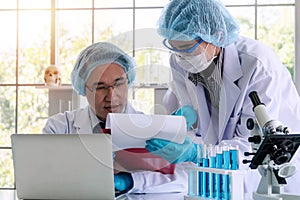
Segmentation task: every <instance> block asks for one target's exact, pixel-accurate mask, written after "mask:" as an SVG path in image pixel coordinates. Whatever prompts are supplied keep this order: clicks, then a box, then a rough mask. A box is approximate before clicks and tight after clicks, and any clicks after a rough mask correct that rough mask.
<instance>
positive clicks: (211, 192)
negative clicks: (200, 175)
mask: <svg viewBox="0 0 300 200" xmlns="http://www.w3.org/2000/svg"><path fill="white" fill-rule="evenodd" d="M208 159H209V167H210V168H216V151H215V147H214V146H213V145H209V148H208ZM208 176H209V179H208V183H209V184H208V194H207V196H208V197H209V198H214V197H215V196H216V192H215V173H212V172H210V173H209V174H208Z"/></svg>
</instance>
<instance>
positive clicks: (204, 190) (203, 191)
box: [201, 144, 208, 197]
mask: <svg viewBox="0 0 300 200" xmlns="http://www.w3.org/2000/svg"><path fill="white" fill-rule="evenodd" d="M202 152H203V159H202V161H203V162H202V164H203V167H208V156H207V145H206V144H203V151H202ZM207 175H208V173H207V172H202V181H201V196H202V197H207V196H206V194H207V185H208V184H207V183H208V176H207Z"/></svg>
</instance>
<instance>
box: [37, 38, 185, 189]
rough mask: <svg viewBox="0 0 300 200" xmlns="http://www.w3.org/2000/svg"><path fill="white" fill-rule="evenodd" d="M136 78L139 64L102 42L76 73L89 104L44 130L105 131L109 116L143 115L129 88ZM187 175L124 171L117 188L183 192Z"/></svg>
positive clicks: (83, 59)
mask: <svg viewBox="0 0 300 200" xmlns="http://www.w3.org/2000/svg"><path fill="white" fill-rule="evenodd" d="M134 79H135V62H134V60H133V59H132V58H131V57H130V56H129V55H127V54H126V53H125V52H123V51H122V50H121V49H120V48H118V47H117V46H115V45H113V44H111V43H107V42H98V43H95V44H92V45H90V46H88V47H86V48H85V49H84V50H82V51H81V53H80V54H79V56H78V58H77V60H76V62H75V65H74V68H73V71H72V74H71V81H72V86H73V88H74V90H75V91H77V93H78V94H79V95H82V96H86V98H87V101H88V105H87V106H86V107H84V108H78V109H75V110H72V111H65V112H64V113H59V114H56V115H53V116H50V117H49V118H48V120H47V123H46V125H45V126H44V128H43V133H48V134H77V133H78V134H80V133H82V134H86V133H100V132H105V131H104V128H105V127H104V126H105V121H106V117H107V114H108V113H131V114H137V113H141V112H138V111H136V110H135V109H134V108H133V107H132V106H131V105H130V103H129V102H128V100H127V96H128V89H129V87H130V85H131V84H132V83H133V81H134ZM186 181H187V174H186V173H185V171H184V168H183V166H180V165H178V167H177V166H176V168H175V170H174V174H162V173H160V172H152V171H137V172H131V173H127V172H121V173H118V174H115V175H114V184H115V189H116V190H118V191H127V192H129V193H160V192H183V191H186V190H187V186H186V184H185V182H186Z"/></svg>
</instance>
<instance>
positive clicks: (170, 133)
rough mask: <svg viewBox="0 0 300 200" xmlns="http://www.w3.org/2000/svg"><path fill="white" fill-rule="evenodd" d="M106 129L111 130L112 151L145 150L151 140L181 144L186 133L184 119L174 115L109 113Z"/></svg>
mask: <svg viewBox="0 0 300 200" xmlns="http://www.w3.org/2000/svg"><path fill="white" fill-rule="evenodd" d="M106 128H107V129H110V130H111V135H112V143H113V151H117V150H121V149H127V148H145V145H146V140H149V139H151V138H160V139H164V140H169V141H172V142H176V143H180V144H182V143H183V142H184V139H185V137H186V132H187V129H186V121H185V118H184V117H183V116H175V115H145V114H125V113H109V114H108V117H107V120H106Z"/></svg>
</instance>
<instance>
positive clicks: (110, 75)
mask: <svg viewBox="0 0 300 200" xmlns="http://www.w3.org/2000/svg"><path fill="white" fill-rule="evenodd" d="M126 77H127V76H126V72H125V70H124V68H123V67H122V66H120V65H118V64H116V63H110V64H104V65H99V66H98V67H96V68H95V69H94V70H93V71H92V72H91V75H90V77H89V78H88V80H87V83H94V82H103V83H113V82H115V81H116V80H118V79H120V78H126Z"/></svg>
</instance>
